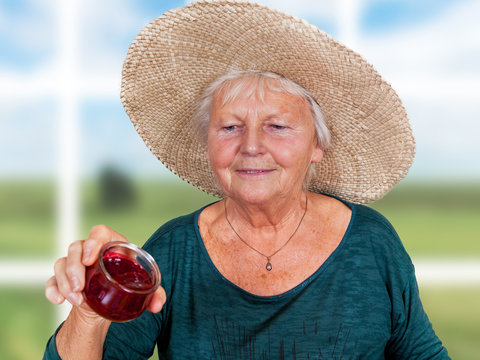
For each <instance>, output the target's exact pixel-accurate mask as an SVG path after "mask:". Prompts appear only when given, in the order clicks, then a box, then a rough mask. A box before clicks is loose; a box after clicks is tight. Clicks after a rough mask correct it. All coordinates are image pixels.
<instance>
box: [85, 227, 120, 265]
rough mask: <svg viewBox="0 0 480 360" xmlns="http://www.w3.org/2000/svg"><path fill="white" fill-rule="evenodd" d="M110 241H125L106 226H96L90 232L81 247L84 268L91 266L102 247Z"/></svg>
mask: <svg viewBox="0 0 480 360" xmlns="http://www.w3.org/2000/svg"><path fill="white" fill-rule="evenodd" d="M110 241H124V242H127V239H126V238H125V236H123V235H122V234H120V233H118V232H116V231H115V230H113V229H111V228H109V227H108V226H106V225H96V226H94V227H93V228H92V229H91V230H90V234H89V236H88V239H87V240H85V243H84V246H83V258H82V262H83V264H84V265H85V266H88V265H92V264H93V263H94V262H95V260H96V259H97V257H98V253H99V252H100V249H101V248H102V246H103V245H105V244H106V243H108V242H110Z"/></svg>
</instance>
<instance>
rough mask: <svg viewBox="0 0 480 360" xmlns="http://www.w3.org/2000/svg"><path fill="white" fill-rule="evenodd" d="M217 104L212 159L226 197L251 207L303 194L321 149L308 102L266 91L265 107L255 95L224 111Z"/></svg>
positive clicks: (213, 117) (213, 114) (213, 113)
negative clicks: (305, 182) (249, 204)
mask: <svg viewBox="0 0 480 360" xmlns="http://www.w3.org/2000/svg"><path fill="white" fill-rule="evenodd" d="M221 96H222V94H221V93H220V94H217V95H216V96H215V97H214V99H213V102H212V107H211V112H210V124H209V128H208V152H207V157H208V159H209V161H210V164H211V166H212V168H213V170H214V172H215V174H216V177H217V179H218V182H219V184H220V186H221V187H222V189H223V191H224V193H225V194H226V195H227V196H228V197H231V198H234V199H237V200H241V201H245V202H248V203H251V204H261V203H268V202H269V201H271V200H273V201H275V200H276V199H278V198H279V197H280V198H282V197H283V198H287V199H288V198H289V197H292V196H295V195H298V194H299V192H301V191H302V185H303V182H304V179H305V176H306V173H307V171H308V168H309V166H310V163H311V162H319V161H320V160H321V159H322V157H323V152H322V150H321V149H320V147H319V146H318V145H317V142H316V136H315V128H314V125H313V119H312V114H311V111H310V108H309V105H308V103H307V102H306V100H304V99H302V98H300V97H297V96H293V95H290V94H287V93H279V92H274V91H270V90H268V89H267V88H265V95H264V101H262V100H261V99H259V98H258V96H257V95H256V94H255V92H254V93H253V95H251V96H249V97H242V96H241V95H240V96H238V97H237V99H235V100H233V101H231V102H229V103H226V104H225V105H223V106H222V101H221Z"/></svg>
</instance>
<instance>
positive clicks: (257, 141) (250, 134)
mask: <svg viewBox="0 0 480 360" xmlns="http://www.w3.org/2000/svg"><path fill="white" fill-rule="evenodd" d="M263 135H264V134H263V132H262V130H261V129H259V128H257V127H254V128H249V127H247V128H246V129H245V132H244V134H243V137H242V144H241V152H242V153H243V154H246V155H249V156H256V155H260V154H262V153H263V152H264V136H263Z"/></svg>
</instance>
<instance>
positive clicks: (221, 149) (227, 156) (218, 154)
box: [207, 141, 235, 170]
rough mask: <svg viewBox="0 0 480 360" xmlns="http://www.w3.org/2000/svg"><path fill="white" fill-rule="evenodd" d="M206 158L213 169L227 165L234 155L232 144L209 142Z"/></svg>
mask: <svg viewBox="0 0 480 360" xmlns="http://www.w3.org/2000/svg"><path fill="white" fill-rule="evenodd" d="M208 149H209V150H208V151H207V158H208V160H209V161H210V165H211V166H212V167H213V169H214V170H219V169H221V168H225V167H228V166H229V165H230V164H231V162H232V161H233V158H234V157H235V154H234V149H233V146H231V145H229V144H224V143H223V142H219V141H216V142H215V143H212V144H209V148H208Z"/></svg>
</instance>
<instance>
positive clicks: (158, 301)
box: [147, 286, 167, 313]
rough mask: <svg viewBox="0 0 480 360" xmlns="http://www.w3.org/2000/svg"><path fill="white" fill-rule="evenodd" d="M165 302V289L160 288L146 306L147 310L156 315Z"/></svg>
mask: <svg viewBox="0 0 480 360" xmlns="http://www.w3.org/2000/svg"><path fill="white" fill-rule="evenodd" d="M166 301H167V294H166V292H165V289H164V288H163V287H161V286H159V287H158V289H157V290H156V291H155V292H154V293H153V296H152V299H151V300H150V303H149V304H148V306H147V310H148V311H150V312H152V313H157V312H159V311H161V310H162V308H163V305H165V302H166Z"/></svg>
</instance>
